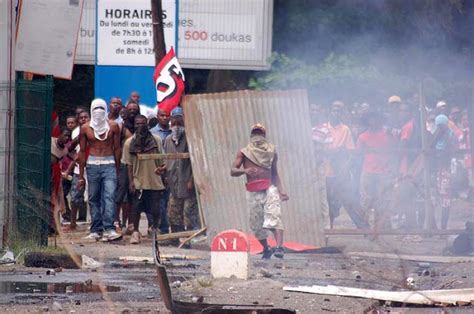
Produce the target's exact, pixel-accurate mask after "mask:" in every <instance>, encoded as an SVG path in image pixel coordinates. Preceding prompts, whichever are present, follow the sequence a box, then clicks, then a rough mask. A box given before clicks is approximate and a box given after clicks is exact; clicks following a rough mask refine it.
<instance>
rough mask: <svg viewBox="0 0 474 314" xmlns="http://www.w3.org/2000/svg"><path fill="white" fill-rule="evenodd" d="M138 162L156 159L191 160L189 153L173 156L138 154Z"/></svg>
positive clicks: (173, 154) (174, 154)
mask: <svg viewBox="0 0 474 314" xmlns="http://www.w3.org/2000/svg"><path fill="white" fill-rule="evenodd" d="M137 156H138V160H155V159H163V160H167V159H189V158H190V155H189V153H172V154H138V155H137Z"/></svg>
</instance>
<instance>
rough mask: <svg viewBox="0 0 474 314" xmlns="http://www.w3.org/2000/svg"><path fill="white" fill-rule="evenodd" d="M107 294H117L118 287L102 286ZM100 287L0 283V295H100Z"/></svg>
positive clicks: (44, 283)
mask: <svg viewBox="0 0 474 314" xmlns="http://www.w3.org/2000/svg"><path fill="white" fill-rule="evenodd" d="M102 287H103V289H104V290H105V291H107V292H118V291H120V287H116V286H102ZM100 292H102V290H101V286H99V285H94V284H86V283H82V282H68V283H63V282H60V283H47V282H19V281H4V282H0V293H100Z"/></svg>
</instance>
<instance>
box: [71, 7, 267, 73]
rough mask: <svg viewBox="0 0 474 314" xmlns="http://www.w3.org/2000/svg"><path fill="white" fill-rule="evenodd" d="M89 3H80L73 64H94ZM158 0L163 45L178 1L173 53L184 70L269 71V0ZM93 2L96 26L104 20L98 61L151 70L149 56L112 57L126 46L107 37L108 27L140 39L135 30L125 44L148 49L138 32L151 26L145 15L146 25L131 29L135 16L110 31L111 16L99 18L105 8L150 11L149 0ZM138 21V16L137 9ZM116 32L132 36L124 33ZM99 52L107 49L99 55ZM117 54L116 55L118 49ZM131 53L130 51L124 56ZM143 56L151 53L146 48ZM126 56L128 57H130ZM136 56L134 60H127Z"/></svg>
mask: <svg viewBox="0 0 474 314" xmlns="http://www.w3.org/2000/svg"><path fill="white" fill-rule="evenodd" d="M94 1H96V0H85V2H86V5H85V8H84V12H83V20H82V24H81V30H80V37H79V42H78V46H79V48H78V56H77V57H76V63H81V64H83V63H85V64H93V62H91V61H89V60H94V57H95V50H93V49H90V47H91V43H92V44H94V45H95V41H93V40H91V36H94V34H95V24H93V23H92V22H91V16H92V17H93V19H94V21H95V12H96V11H95V5H94V3H93V2H94ZM89 2H91V4H90V5H88V3H89ZM162 2H163V8H164V10H165V11H166V12H165V14H164V17H165V38H166V42H167V46H169V45H171V44H170V40H173V39H174V35H173V34H174V32H175V29H174V27H175V25H174V23H175V2H177V3H178V7H179V24H178V33H179V42H178V49H177V55H178V57H179V61H180V63H181V65H182V66H183V67H184V68H204V69H250V70H262V69H268V68H269V63H268V58H269V57H270V54H271V41H272V21H273V20H272V16H273V0H176V1H170V0H162ZM98 4H99V6H102V8H101V9H100V10H99V12H98V14H99V21H98V23H100V20H102V21H103V22H104V23H103V26H100V24H99V25H98V27H99V30H98V31H99V32H101V34H99V46H100V47H99V49H98V50H99V51H98V53H99V56H98V63H99V64H114V65H125V64H130V65H132V64H140V65H149V66H153V65H154V59H153V58H152V55H153V53H151V54H149V55H146V56H145V57H144V58H143V57H141V56H140V57H139V56H138V55H135V57H136V58H128V57H126V56H124V55H123V54H122V55H120V56H119V55H117V53H113V51H114V48H115V51H117V49H119V48H120V49H122V48H123V49H125V48H126V47H125V46H126V45H124V43H123V41H121V38H119V36H115V37H113V36H112V34H111V32H112V31H113V28H115V29H117V28H120V29H121V31H124V30H129V31H131V30H138V29H140V36H138V32H135V33H133V34H134V35H137V36H133V37H140V39H137V38H129V40H132V41H133V40H136V41H137V42H136V43H137V44H138V41H139V40H147V39H148V40H149V43H150V45H152V41H153V39H152V37H151V36H150V37H147V38H145V37H143V36H144V35H146V32H145V33H143V31H148V30H149V31H151V25H150V26H147V24H146V22H147V21H148V22H150V23H151V17H150V18H148V19H147V17H146V16H145V19H147V20H146V21H142V19H140V24H139V26H135V28H133V29H132V27H131V23H132V22H134V21H135V20H136V18H130V19H129V24H128V26H119V25H117V26H114V27H112V24H111V21H109V23H110V24H109V26H105V25H106V24H105V22H107V20H108V19H112V18H111V17H110V14H109V16H108V17H107V19H105V11H104V9H105V8H107V9H113V10H124V9H128V10H132V11H131V12H133V10H150V7H151V4H150V0H115V1H113V0H98ZM145 15H146V14H145ZM138 17H140V13H139V11H138ZM115 20H116V21H115V22H120V20H123V18H122V19H120V18H118V19H115ZM141 22H145V24H143V26H142V24H141ZM134 25H136V24H134ZM168 26H169V27H168ZM102 32H103V33H102ZM115 34H117V33H115ZM122 34H132V33H131V32H130V33H127V32H124V33H122ZM104 36H105V37H104ZM127 36H128V35H127ZM128 37H132V36H128ZM104 40H105V41H104ZM122 40H123V39H122ZM104 45H105V46H104ZM127 46H130V45H127ZM132 46H134V47H127V48H133V49H136V51H138V48H140V47H139V46H143V45H132ZM173 46H174V45H173ZM103 48H104V49H106V50H107V51H104V50H103ZM147 48H152V46H147ZM175 50H176V49H175ZM118 51H119V52H121V50H118ZM132 51H133V50H130V52H132ZM147 52H151V51H150V50H147ZM142 53H143V50H142ZM102 56H103V57H102ZM130 56H133V54H131V55H130ZM137 58H139V59H140V60H132V59H137ZM147 60H148V61H147Z"/></svg>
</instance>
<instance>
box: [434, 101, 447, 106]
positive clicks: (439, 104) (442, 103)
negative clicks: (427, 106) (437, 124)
mask: <svg viewBox="0 0 474 314" xmlns="http://www.w3.org/2000/svg"><path fill="white" fill-rule="evenodd" d="M447 105H448V104H447V103H446V102H445V101H442V100H441V101H438V103H437V104H436V108H441V107H444V106H447Z"/></svg>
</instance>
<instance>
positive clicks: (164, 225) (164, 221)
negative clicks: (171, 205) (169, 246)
mask: <svg viewBox="0 0 474 314" xmlns="http://www.w3.org/2000/svg"><path fill="white" fill-rule="evenodd" d="M169 197H170V192H169V191H168V190H163V191H162V194H161V198H160V232H161V233H168V232H170V223H169V221H168V200H169Z"/></svg>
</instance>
